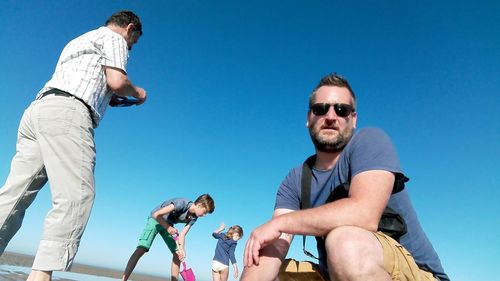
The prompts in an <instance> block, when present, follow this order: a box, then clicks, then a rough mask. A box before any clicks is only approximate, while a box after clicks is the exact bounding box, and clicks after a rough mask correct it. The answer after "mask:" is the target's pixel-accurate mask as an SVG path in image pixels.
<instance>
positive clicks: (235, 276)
mask: <svg viewBox="0 0 500 281" xmlns="http://www.w3.org/2000/svg"><path fill="white" fill-rule="evenodd" d="M235 250H236V243H234V244H232V245H231V247H230V248H229V259H230V260H231V263H232V264H233V269H234V272H233V276H234V278H235V279H236V278H238V264H237V263H236V257H235V256H234V251H235Z"/></svg>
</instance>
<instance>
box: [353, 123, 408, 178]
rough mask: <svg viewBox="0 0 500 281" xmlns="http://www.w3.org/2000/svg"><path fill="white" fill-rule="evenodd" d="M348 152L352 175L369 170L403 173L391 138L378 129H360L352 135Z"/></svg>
mask: <svg viewBox="0 0 500 281" xmlns="http://www.w3.org/2000/svg"><path fill="white" fill-rule="evenodd" d="M348 154H349V155H348V159H349V161H350V167H351V176H352V177H354V176H355V175H357V174H359V173H361V172H364V171H369V170H385V171H390V172H393V173H401V174H402V173H403V172H402V170H401V166H400V164H399V159H398V156H397V152H396V149H395V147H394V145H393V144H392V141H391V139H390V138H389V136H388V135H387V134H386V133H385V132H383V131H382V130H380V129H376V128H366V129H363V130H360V131H359V132H358V134H356V136H355V137H353V140H352V143H351V144H350V147H349V150H348Z"/></svg>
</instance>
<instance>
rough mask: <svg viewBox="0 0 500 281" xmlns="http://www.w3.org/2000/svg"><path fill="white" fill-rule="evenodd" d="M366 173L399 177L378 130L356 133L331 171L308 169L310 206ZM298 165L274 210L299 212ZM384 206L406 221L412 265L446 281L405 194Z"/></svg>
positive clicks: (392, 153) (394, 158) (322, 253)
mask: <svg viewBox="0 0 500 281" xmlns="http://www.w3.org/2000/svg"><path fill="white" fill-rule="evenodd" d="M369 170H385V171H390V172H393V173H394V174H395V175H396V177H398V178H399V177H402V176H403V171H402V170H401V167H400V164H399V160H398V157H397V153H396V150H395V148H394V146H393V144H392V142H391V140H390V138H389V137H388V136H387V135H386V134H385V133H384V132H383V131H381V130H380V129H376V128H365V129H360V130H359V131H357V132H356V133H355V134H354V136H353V137H352V139H351V140H350V141H349V143H348V144H347V145H346V147H345V148H344V150H343V151H342V153H341V154H340V157H339V160H338V161H337V163H336V165H335V167H334V168H333V169H332V170H328V171H321V170H317V169H314V168H313V169H312V177H311V207H316V206H320V205H323V204H324V203H325V202H326V200H327V198H328V196H329V195H330V193H331V192H332V191H333V190H334V189H335V188H337V187H338V188H343V186H345V184H349V183H350V181H351V179H352V177H354V176H355V175H357V174H359V173H361V172H364V171H369ZM301 177H302V165H300V166H298V167H295V168H294V169H292V170H291V171H290V172H289V174H288V175H287V176H286V178H285V179H284V180H283V182H282V183H281V185H280V187H279V189H278V192H277V196H276V204H275V209H291V210H299V209H300V198H301ZM388 206H389V207H391V208H392V209H394V210H395V211H396V212H398V213H399V214H400V215H401V216H402V217H403V219H404V220H405V222H406V226H407V233H406V234H405V235H403V236H402V237H401V238H400V241H399V242H400V243H401V244H402V245H403V246H404V247H405V248H406V249H407V250H408V251H409V252H410V253H411V254H412V256H413V258H414V259H415V262H416V263H417V264H418V265H419V266H420V267H421V268H423V269H425V270H428V271H430V272H432V273H433V274H434V275H435V276H436V277H437V278H439V280H442V281H444V280H449V278H448V276H447V275H446V274H445V273H444V270H443V267H442V265H441V262H440V260H439V257H438V255H437V253H436V251H435V250H434V248H433V247H432V244H431V243H430V241H429V239H428V238H427V236H426V234H425V232H424V231H423V229H422V227H421V226H420V223H419V221H418V218H417V215H416V213H415V210H414V209H413V206H412V204H411V201H410V198H409V196H408V192H407V191H406V190H403V191H401V192H398V193H395V194H393V195H391V198H390V200H389V203H388ZM318 254H319V257H320V266H321V267H322V268H323V269H326V263H325V260H324V258H325V257H326V251H325V249H324V247H323V246H322V245H318Z"/></svg>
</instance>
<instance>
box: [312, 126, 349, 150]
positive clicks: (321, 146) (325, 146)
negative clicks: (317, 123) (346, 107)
mask: <svg viewBox="0 0 500 281" xmlns="http://www.w3.org/2000/svg"><path fill="white" fill-rule="evenodd" d="M320 132H321V129H320V130H315V129H314V126H311V127H309V135H310V136H311V140H312V142H313V143H314V146H315V147H316V149H317V150H319V151H321V152H327V153H336V152H340V151H342V149H344V147H345V146H346V145H347V143H348V142H349V141H350V140H351V137H352V134H353V129H352V128H345V129H344V130H343V131H338V135H337V137H335V138H334V139H326V138H323V137H321V136H320Z"/></svg>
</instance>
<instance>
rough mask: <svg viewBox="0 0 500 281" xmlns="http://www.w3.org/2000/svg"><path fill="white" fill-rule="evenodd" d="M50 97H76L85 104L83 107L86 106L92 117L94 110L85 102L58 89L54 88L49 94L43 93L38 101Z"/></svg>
mask: <svg viewBox="0 0 500 281" xmlns="http://www.w3.org/2000/svg"><path fill="white" fill-rule="evenodd" d="M48 95H54V96H63V97H68V98H69V97H74V98H75V99H76V100H77V101H79V102H81V103H83V105H85V107H86V108H87V109H88V110H89V114H90V116H92V109H91V108H90V106H89V105H88V104H87V103H86V102H85V101H83V100H82V99H81V98H79V97H77V96H74V95H72V94H70V93H68V92H66V91H63V90H59V89H57V88H52V89H50V90H48V91H47V92H45V93H43V94H42V95H41V96H40V97H39V98H38V99H39V100H40V99H43V98H44V97H46V96H48Z"/></svg>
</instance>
